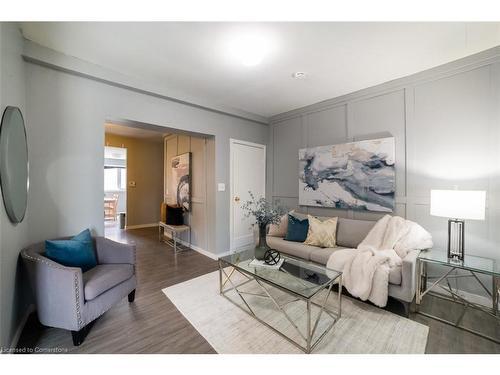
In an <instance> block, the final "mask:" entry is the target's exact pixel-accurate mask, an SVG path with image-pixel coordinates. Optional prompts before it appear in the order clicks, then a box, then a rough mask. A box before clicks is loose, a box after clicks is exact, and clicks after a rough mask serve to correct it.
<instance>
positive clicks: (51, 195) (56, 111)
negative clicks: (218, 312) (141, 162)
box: [26, 50, 268, 253]
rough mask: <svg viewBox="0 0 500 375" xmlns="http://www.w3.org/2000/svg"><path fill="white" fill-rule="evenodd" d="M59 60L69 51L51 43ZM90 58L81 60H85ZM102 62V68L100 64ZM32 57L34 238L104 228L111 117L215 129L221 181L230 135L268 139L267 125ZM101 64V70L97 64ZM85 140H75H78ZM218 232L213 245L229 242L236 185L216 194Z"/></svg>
mask: <svg viewBox="0 0 500 375" xmlns="http://www.w3.org/2000/svg"><path fill="white" fill-rule="evenodd" d="M46 52H47V53H48V54H50V56H51V61H52V64H53V63H54V61H55V60H57V59H58V58H59V57H60V59H61V61H62V62H61V64H62V65H64V61H65V58H64V56H59V55H58V54H57V53H55V52H53V51H50V50H46ZM81 65H85V66H87V65H88V64H87V63H85V62H82V61H79V66H81ZM93 68H95V69H98V67H95V66H94V67H93ZM58 69H62V68H61V67H60V66H59V67H58V68H57V69H53V68H49V67H45V66H41V65H38V64H34V63H27V64H26V74H27V77H26V82H27V105H28V124H29V126H28V134H29V136H30V144H29V148H30V153H31V162H32V164H31V170H32V175H31V178H32V180H31V194H30V199H29V205H30V211H31V213H32V214H31V215H30V217H29V219H30V221H29V224H30V237H31V240H33V241H36V240H41V239H44V238H47V237H53V236H58V235H63V234H70V233H75V232H78V231H79V230H80V229H81V228H85V227H91V228H93V229H94V230H95V231H96V232H97V233H100V234H102V233H103V219H102V215H103V214H102V204H101V203H102V185H103V173H102V165H103V152H102V145H103V144H104V130H103V123H104V121H105V120H106V119H126V120H133V121H138V122H142V123H147V124H153V125H159V126H165V127H170V128H175V129H180V130H184V131H191V132H197V133H201V134H210V135H214V136H215V173H214V175H215V179H216V181H212V183H213V185H214V188H215V182H224V183H226V185H228V183H229V138H237V139H242V140H247V141H251V142H258V143H264V144H266V143H267V132H268V127H267V125H263V124H259V123H255V122H252V121H249V120H244V119H241V118H237V117H234V116H228V115H225V114H222V113H218V112H213V111H209V110H205V109H201V108H197V107H193V106H189V105H185V104H183V103H178V102H175V101H171V100H166V99H164V98H162V97H158V96H154V95H147V94H145V93H141V92H138V91H135V90H132V89H128V88H124V87H120V86H119V85H118V86H117V85H113V84H110V83H108V82H102V81H96V80H94V79H88V78H87V77H86V76H80V75H77V74H68V73H65V72H63V71H61V70H58ZM95 69H94V70H95ZM75 139H78V142H77V143H75V142H74V141H73V140H75ZM208 199H209V200H213V201H214V202H215V203H214V204H210V205H209V207H210V210H209V211H208V213H207V214H208V220H209V222H210V223H211V225H212V226H214V227H213V228H212V229H211V231H213V233H215V236H213V238H212V237H210V236H209V243H208V249H207V250H208V251H210V252H212V253H222V252H225V251H227V250H228V249H229V231H228V228H229V191H225V192H217V193H216V192H215V190H213V189H212V191H210V194H209V195H208Z"/></svg>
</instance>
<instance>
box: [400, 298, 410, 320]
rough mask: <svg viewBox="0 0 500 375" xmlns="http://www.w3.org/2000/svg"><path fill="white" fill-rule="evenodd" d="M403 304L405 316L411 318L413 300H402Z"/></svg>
mask: <svg viewBox="0 0 500 375" xmlns="http://www.w3.org/2000/svg"><path fill="white" fill-rule="evenodd" d="M401 304H402V305H403V309H404V314H405V317H406V318H409V317H410V308H411V302H403V301H401Z"/></svg>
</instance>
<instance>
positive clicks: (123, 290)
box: [21, 237, 137, 346]
mask: <svg viewBox="0 0 500 375" xmlns="http://www.w3.org/2000/svg"><path fill="white" fill-rule="evenodd" d="M67 238H70V237H65V239H67ZM94 245H95V246H94V247H95V249H96V257H97V266H96V267H94V268H92V269H91V270H88V271H87V272H85V273H82V270H81V268H76V267H65V266H63V265H61V264H59V263H56V262H54V261H52V260H50V259H49V258H47V257H45V256H44V253H45V242H40V243H37V244H34V245H31V246H29V247H28V248H26V249H23V250H22V251H21V257H22V258H23V260H24V262H25V264H26V266H27V269H28V274H29V278H30V282H31V285H32V288H33V292H34V295H35V303H36V309H37V314H38V319H39V321H40V323H42V324H43V325H45V326H49V327H56V328H63V329H67V330H70V331H71V333H72V337H73V344H74V345H75V346H78V345H80V344H81V343H83V341H84V340H85V337H86V336H87V333H88V332H89V330H90V328H91V326H92V324H91V323H92V322H93V321H94V320H95V319H97V318H98V317H99V316H101V315H102V314H104V313H105V312H106V311H107V310H109V309H110V308H111V307H112V306H114V305H115V304H116V303H117V302H119V301H120V300H122V299H123V298H125V296H127V295H128V300H129V302H133V301H134V298H135V288H136V286H137V279H136V276H135V275H136V273H135V245H127V244H122V243H118V242H115V241H111V240H109V239H107V238H104V237H95V238H94Z"/></svg>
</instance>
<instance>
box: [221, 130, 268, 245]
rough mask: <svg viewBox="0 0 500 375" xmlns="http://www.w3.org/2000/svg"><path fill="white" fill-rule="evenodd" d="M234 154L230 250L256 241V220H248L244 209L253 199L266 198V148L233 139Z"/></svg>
mask: <svg viewBox="0 0 500 375" xmlns="http://www.w3.org/2000/svg"><path fill="white" fill-rule="evenodd" d="M230 142H231V144H230V153H231V182H230V184H231V186H230V190H231V228H230V232H231V250H236V249H240V248H243V247H246V246H249V245H251V244H252V243H253V241H254V236H253V224H254V223H255V220H254V219H253V218H251V217H250V218H247V217H245V213H244V212H243V210H242V209H241V206H242V204H243V203H244V202H246V201H247V200H248V199H250V195H249V193H248V192H249V191H251V192H252V193H253V194H254V196H255V197H256V198H260V197H265V195H266V146H264V145H259V144H256V143H250V142H244V141H238V140H235V139H231V140H230Z"/></svg>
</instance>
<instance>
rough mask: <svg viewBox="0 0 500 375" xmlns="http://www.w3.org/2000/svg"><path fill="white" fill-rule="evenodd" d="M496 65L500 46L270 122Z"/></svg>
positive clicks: (302, 108) (289, 113)
mask: <svg viewBox="0 0 500 375" xmlns="http://www.w3.org/2000/svg"><path fill="white" fill-rule="evenodd" d="M496 62H500V46H497V47H493V48H490V49H487V50H485V51H482V52H479V53H476V54H473V55H470V56H466V57H463V58H461V59H458V60H455V61H451V62H449V63H446V64H443V65H439V66H437V67H434V68H430V69H426V70H424V71H421V72H418V73H415V74H412V75H409V76H405V77H402V78H398V79H395V80H392V81H389V82H385V83H381V84H379V85H375V86H372V87H368V88H364V89H360V90H357V91H354V92H351V93H348V94H345V95H341V96H338V97H335V98H332V99H327V100H324V101H320V102H317V103H314V104H311V105H308V106H303V107H300V108H296V109H293V110H291V111H287V112H283V113H280V114H278V115H275V116H272V117H271V118H270V119H269V122H270V124H276V123H279V122H281V121H286V120H290V119H292V118H295V117H301V116H304V115H308V114H311V113H314V112H318V111H323V110H327V109H332V108H335V107H339V106H341V105H344V104H347V102H349V103H354V102H356V101H358V100H364V99H366V98H374V97H377V96H381V95H386V94H389V93H391V92H394V91H399V90H403V89H407V88H411V87H412V86H418V85H420V84H422V83H427V82H432V81H436V80H439V79H442V78H446V77H448V76H453V75H455V74H459V73H463V72H467V71H470V70H474V69H477V68H480V67H482V66H486V65H490V64H494V63H496Z"/></svg>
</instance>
